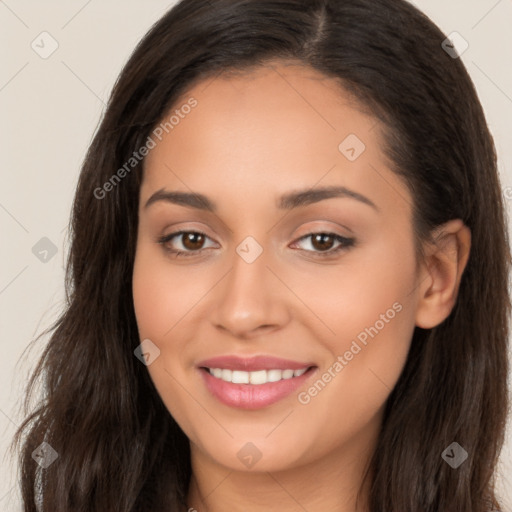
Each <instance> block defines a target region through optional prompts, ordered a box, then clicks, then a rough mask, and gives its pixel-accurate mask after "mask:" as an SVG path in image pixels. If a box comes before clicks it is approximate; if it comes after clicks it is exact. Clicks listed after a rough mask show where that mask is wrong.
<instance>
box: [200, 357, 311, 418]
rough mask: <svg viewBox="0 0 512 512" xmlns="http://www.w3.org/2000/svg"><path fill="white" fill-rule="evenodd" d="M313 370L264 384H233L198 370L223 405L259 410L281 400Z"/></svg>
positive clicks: (201, 369)
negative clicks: (298, 375)
mask: <svg viewBox="0 0 512 512" xmlns="http://www.w3.org/2000/svg"><path fill="white" fill-rule="evenodd" d="M314 370H315V367H312V368H310V369H308V370H307V371H306V372H305V373H303V374H302V375H301V376H300V377H292V378H291V379H281V380H279V381H277V382H267V383H266V384H233V383H232V382H226V381H224V380H222V379H217V378H216V377H214V376H213V375H211V374H210V372H209V371H208V370H205V369H204V368H200V369H199V371H200V372H201V374H202V375H203V379H204V381H205V384H206V387H207V388H208V390H209V391H210V393H211V394H212V395H213V396H214V397H216V398H217V399H218V400H219V401H220V402H222V403H223V404H225V405H229V406H231V407H237V408H239V409H261V408H263V407H267V406H269V405H272V404H274V403H276V402H278V401H279V400H282V399H283V398H285V397H287V396H288V395H290V394H291V393H293V392H294V391H296V390H297V389H298V388H299V387H300V386H301V385H303V384H304V381H305V380H306V379H308V378H309V377H310V376H311V375H312V373H313V372H314Z"/></svg>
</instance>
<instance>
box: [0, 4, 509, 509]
mask: <svg viewBox="0 0 512 512" xmlns="http://www.w3.org/2000/svg"><path fill="white" fill-rule="evenodd" d="M413 3H415V4H416V5H417V6H418V7H419V8H420V9H421V10H423V11H424V12H425V13H426V14H427V15H429V16H430V17H431V18H432V19H433V20H434V22H436V23H437V24H438V25H439V26H440V27H441V29H442V30H443V31H444V32H445V33H447V34H449V33H451V32H453V31H457V32H459V33H460V34H461V35H462V36H463V37H464V39H466V40H467V41H468V43H469V48H468V49H467V51H466V52H465V53H464V54H463V56H462V60H463V61H464V63H465V64H466V67H467V68H468V71H469V73H470V75H471V76H472V78H473V81H474V82H475V85H476V87H477V90H478V93H479V96H480V99H481V101H482V103H483V106H484V109H485V111H486V114H487V118H488V122H489V125H490V127H491V130H492V132H493V134H494V136H495V141H496V145H497V149H498V154H499V166H500V174H501V180H502V184H503V187H504V195H505V197H506V198H507V209H508V212H509V215H510V210H511V203H512V143H511V142H512V140H511V139H512V136H511V133H512V31H511V30H510V27H511V26H512V0H500V1H497V0H471V1H469V0H456V1H453V0H451V1H449V2H447V1H446V0H428V1H427V0H416V1H415V2H413ZM173 4H174V2H168V1H162V0H153V1H149V2H143V1H134V0H130V1H127V0H125V1H123V2H121V1H100V0H89V1H87V0H68V1H63V0H62V1H60V2H57V1H48V0H47V1H44V2H38V1H36V0H32V1H29V0H5V1H4V0H0V27H1V29H0V33H1V43H2V44H1V46H0V48H1V50H0V51H1V56H2V61H1V62H2V63H3V64H2V67H1V69H0V118H1V119H2V132H1V139H0V140H1V148H2V153H1V154H2V162H1V167H2V171H1V172H2V181H1V183H2V187H1V189H0V227H1V233H2V250H1V263H2V264H1V270H0V310H1V317H0V336H1V337H0V340H1V344H2V354H3V359H2V360H1V362H0V453H1V454H4V453H5V450H6V448H7V445H8V443H9V442H10V440H11V436H12V433H13V431H14V427H15V425H16V424H19V422H20V417H19V404H20V401H21V397H22V390H23V387H24V385H25V382H26V381H27V376H28V374H29V372H30V370H31V368H32V367H33V365H34V363H35V361H36V359H37V356H38V355H39V354H40V352H41V348H42V343H39V344H38V346H37V348H36V349H34V350H32V351H31V352H30V353H26V354H24V355H23V356H22V352H23V351H24V349H25V348H26V347H27V345H28V343H29V341H30V340H31V339H33V337H34V335H35V334H36V333H40V332H41V331H42V329H43V328H45V327H47V326H49V325H50V323H51V322H52V321H53V320H54V319H55V318H56V317H57V314H58V312H59V311H60V308H61V307H62V301H63V297H64V290H63V278H64V274H63V265H64V262H65V254H66V252H65V251H66V250H67V246H66V240H65V235H66V226H67V220H68V216H69V210H70V206H71V202H72V198H73V193H74V188H75V185H76V182H77V177H78V171H79V166H80V163H81V161H82V159H83V157H84V154H85V150H86V148H87V146H88V144H89V142H90V140H91V137H92V135H93V133H94V131H95V129H96V127H97V124H98V121H99V119H100V116H101V114H102V112H103V111H104V105H105V103H106V101H107V98H108V95H109V93H110V90H111V88H112V86H113V84H114V81H115V79H116V77H117V75H118V73H119V71H120V69H121V66H122V65H123V63H124V62H125V61H126V60H127V58H128V57H129V55H130V53H131V51H132V50H133V48H134V47H135V45H136V43H137V42H138V41H139V39H140V38H141V37H142V36H143V34H144V33H145V32H146V31H147V29H148V28H149V27H150V26H151V24H152V23H153V22H154V21H156V20H157V19H158V18H159V17H160V16H161V15H162V14H163V13H164V12H165V11H166V10H167V9H168V8H169V7H170V6H171V5H173ZM43 31H46V32H48V33H49V34H50V35H51V36H40V37H39V35H40V34H41V33H42V32H43ZM41 37H44V38H45V39H44V41H45V43H44V48H42V46H43V43H41V42H40V41H41ZM53 40H55V41H56V43H53ZM33 41H35V42H34V43H33V44H34V45H37V44H39V45H40V46H39V48H38V51H39V52H40V53H41V52H43V51H48V50H49V49H51V44H58V48H57V50H56V51H55V52H54V53H53V54H52V55H50V56H49V57H48V58H46V59H43V58H41V57H40V55H38V53H36V51H34V50H33V49H32V47H31V44H32V42H33ZM454 101H457V98H454ZM43 237H47V238H48V239H50V240H51V242H52V243H53V244H54V245H55V247H56V250H57V253H56V254H55V256H53V257H52V258H49V260H48V261H47V262H46V263H44V262H42V261H40V260H39V259H38V258H37V257H36V256H35V255H34V254H33V252H32V248H33V246H34V245H35V244H36V243H37V242H38V241H39V240H40V239H41V238H43ZM50 255H51V253H50ZM44 341H45V339H44V338H43V339H42V342H44ZM511 421H512V420H511ZM511 421H509V433H508V437H507V444H506V447H505V449H504V451H503V454H502V465H501V466H500V482H499V483H500V493H501V495H502V497H503V499H504V501H505V503H506V505H507V507H508V508H506V510H509V509H510V510H512V462H511V461H512V436H511V434H510V430H511V428H512V427H511V426H510V424H511ZM0 476H1V477H2V478H0V509H1V510H5V511H20V510H21V507H20V501H19V496H18V490H17V486H16V483H15V478H16V468H15V465H14V464H13V463H11V461H10V460H9V458H8V457H7V455H5V456H3V458H2V459H0Z"/></svg>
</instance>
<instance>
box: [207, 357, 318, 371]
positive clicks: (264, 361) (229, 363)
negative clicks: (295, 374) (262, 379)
mask: <svg viewBox="0 0 512 512" xmlns="http://www.w3.org/2000/svg"><path fill="white" fill-rule="evenodd" d="M198 366H199V367H205V368H222V369H226V370H242V371H246V372H251V371H257V370H300V369H301V368H309V367H310V366H314V364H313V363H310V362H305V363H303V362H299V361H291V360H289V359H281V358H279V357H273V356H252V357H239V356H235V355H227V356H218V357H212V358H210V359H205V360H204V361H201V362H200V363H199V364H198Z"/></svg>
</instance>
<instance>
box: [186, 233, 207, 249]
mask: <svg viewBox="0 0 512 512" xmlns="http://www.w3.org/2000/svg"><path fill="white" fill-rule="evenodd" d="M181 236H182V244H183V247H185V249H188V250H190V251H194V250H198V249H201V247H202V245H203V244H204V235H203V234H202V233H195V232H190V233H183V234H182V235H181Z"/></svg>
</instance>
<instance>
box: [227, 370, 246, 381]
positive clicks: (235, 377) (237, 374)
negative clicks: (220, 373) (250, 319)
mask: <svg viewBox="0 0 512 512" xmlns="http://www.w3.org/2000/svg"><path fill="white" fill-rule="evenodd" d="M231 382H232V383H233V384H249V374H248V373H247V372H241V371H239V370H233V373H232V374H231Z"/></svg>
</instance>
